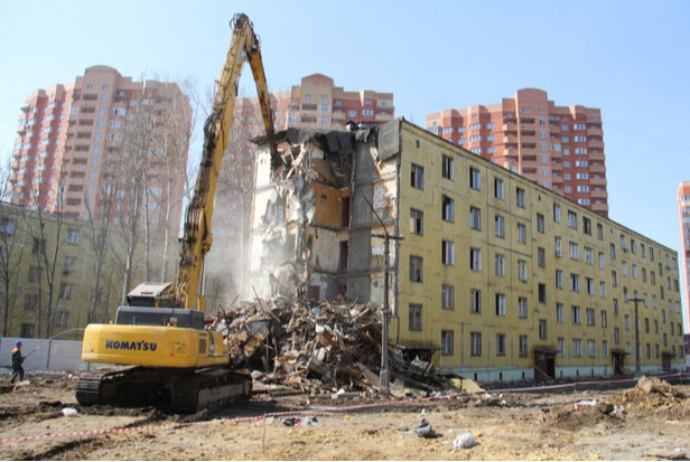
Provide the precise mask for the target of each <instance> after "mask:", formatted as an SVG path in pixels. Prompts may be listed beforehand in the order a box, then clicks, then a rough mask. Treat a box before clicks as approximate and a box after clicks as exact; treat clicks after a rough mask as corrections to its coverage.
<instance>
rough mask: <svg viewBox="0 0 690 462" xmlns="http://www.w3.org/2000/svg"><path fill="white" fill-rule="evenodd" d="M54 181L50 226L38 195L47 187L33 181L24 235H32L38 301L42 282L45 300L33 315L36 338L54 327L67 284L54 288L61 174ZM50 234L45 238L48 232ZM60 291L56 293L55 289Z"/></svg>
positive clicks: (41, 292)
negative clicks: (32, 219) (31, 219)
mask: <svg viewBox="0 0 690 462" xmlns="http://www.w3.org/2000/svg"><path fill="white" fill-rule="evenodd" d="M58 175H59V177H58V178H59V180H58V197H57V200H56V207H55V214H54V217H55V219H54V220H51V221H53V222H54V226H46V225H47V220H46V216H45V215H46V213H47V212H46V210H44V209H43V208H42V207H41V206H40V204H41V203H42V202H43V201H42V198H43V197H44V196H45V195H47V194H48V191H49V190H50V189H49V186H47V185H45V184H44V183H41V182H38V181H36V182H34V184H33V185H32V189H31V193H32V197H31V206H32V208H34V209H35V210H36V223H35V225H34V226H31V225H30V226H27V234H28V235H29V236H31V237H32V238H33V243H32V253H33V255H34V257H35V259H36V265H37V268H40V270H39V273H40V276H39V278H38V282H39V286H38V287H39V289H38V292H39V300H43V296H42V295H43V288H44V283H45V289H46V292H45V303H40V304H39V307H38V317H37V333H38V335H39V337H40V336H41V332H43V335H44V336H45V338H50V337H51V336H52V334H53V329H54V328H55V321H56V312H57V304H58V302H59V297H60V296H61V295H62V296H65V297H66V296H68V294H67V293H62V292H63V291H65V292H66V291H68V290H69V289H70V288H68V287H64V288H63V287H60V288H58V287H57V279H56V275H57V267H58V260H59V256H60V251H61V244H62V241H61V235H62V225H63V215H62V202H63V191H64V181H62V178H63V176H62V174H61V173H59V174H58ZM48 233H52V236H50V237H51V238H50V239H49V234H48ZM58 290H60V292H58Z"/></svg>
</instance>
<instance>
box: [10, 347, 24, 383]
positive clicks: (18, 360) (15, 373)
mask: <svg viewBox="0 0 690 462" xmlns="http://www.w3.org/2000/svg"><path fill="white" fill-rule="evenodd" d="M23 362H24V357H23V356H22V341H21V340H17V341H16V342H14V350H12V376H11V377H10V383H14V382H15V381H16V380H17V379H19V381H20V382H22V381H23V380H24V368H23V367H22V363H23Z"/></svg>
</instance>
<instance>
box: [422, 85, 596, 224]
mask: <svg viewBox="0 0 690 462" xmlns="http://www.w3.org/2000/svg"><path fill="white" fill-rule="evenodd" d="M426 127H427V129H428V130H430V131H431V132H433V133H435V134H436V135H438V136H440V137H442V138H443V139H445V140H447V141H449V142H451V143H453V144H456V145H459V146H461V147H463V148H465V149H467V150H468V151H471V152H473V153H475V154H477V155H480V156H481V157H483V158H485V159H488V160H491V161H492V162H494V163H496V164H498V165H500V166H502V167H505V168H507V169H509V170H511V171H513V172H515V173H519V174H521V175H523V176H525V177H527V178H529V179H530V180H533V181H535V182H537V183H539V184H540V185H542V186H544V187H546V188H549V189H551V190H553V191H555V192H557V193H559V194H561V195H563V196H565V197H567V198H568V199H570V200H572V201H573V202H576V203H578V204H579V205H582V206H584V207H586V208H588V209H590V210H592V211H594V212H596V213H598V214H599V215H601V216H603V217H608V211H609V206H608V192H607V188H606V164H605V156H604V133H603V131H602V123H601V110H600V109H596V108H587V107H584V106H581V105H574V106H557V105H556V104H555V103H554V102H553V101H551V100H549V99H548V95H547V93H546V92H545V91H543V90H539V89H534V88H526V89H522V90H518V91H517V93H515V97H514V98H503V100H502V101H501V102H500V103H498V104H493V105H488V106H484V105H476V106H470V107H467V108H464V109H446V110H443V111H441V112H438V113H435V114H428V115H427V116H426Z"/></svg>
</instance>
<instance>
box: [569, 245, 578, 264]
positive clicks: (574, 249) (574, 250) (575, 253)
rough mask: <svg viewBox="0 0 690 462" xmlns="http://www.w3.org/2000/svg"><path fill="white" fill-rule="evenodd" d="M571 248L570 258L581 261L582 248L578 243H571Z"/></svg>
mask: <svg viewBox="0 0 690 462" xmlns="http://www.w3.org/2000/svg"><path fill="white" fill-rule="evenodd" d="M569 248H570V258H571V259H572V260H579V259H580V246H579V245H578V244H577V242H570V244H569Z"/></svg>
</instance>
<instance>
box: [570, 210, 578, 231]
mask: <svg viewBox="0 0 690 462" xmlns="http://www.w3.org/2000/svg"><path fill="white" fill-rule="evenodd" d="M568 226H570V227H571V228H573V229H577V214H576V213H575V212H572V211H570V210H568Z"/></svg>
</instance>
